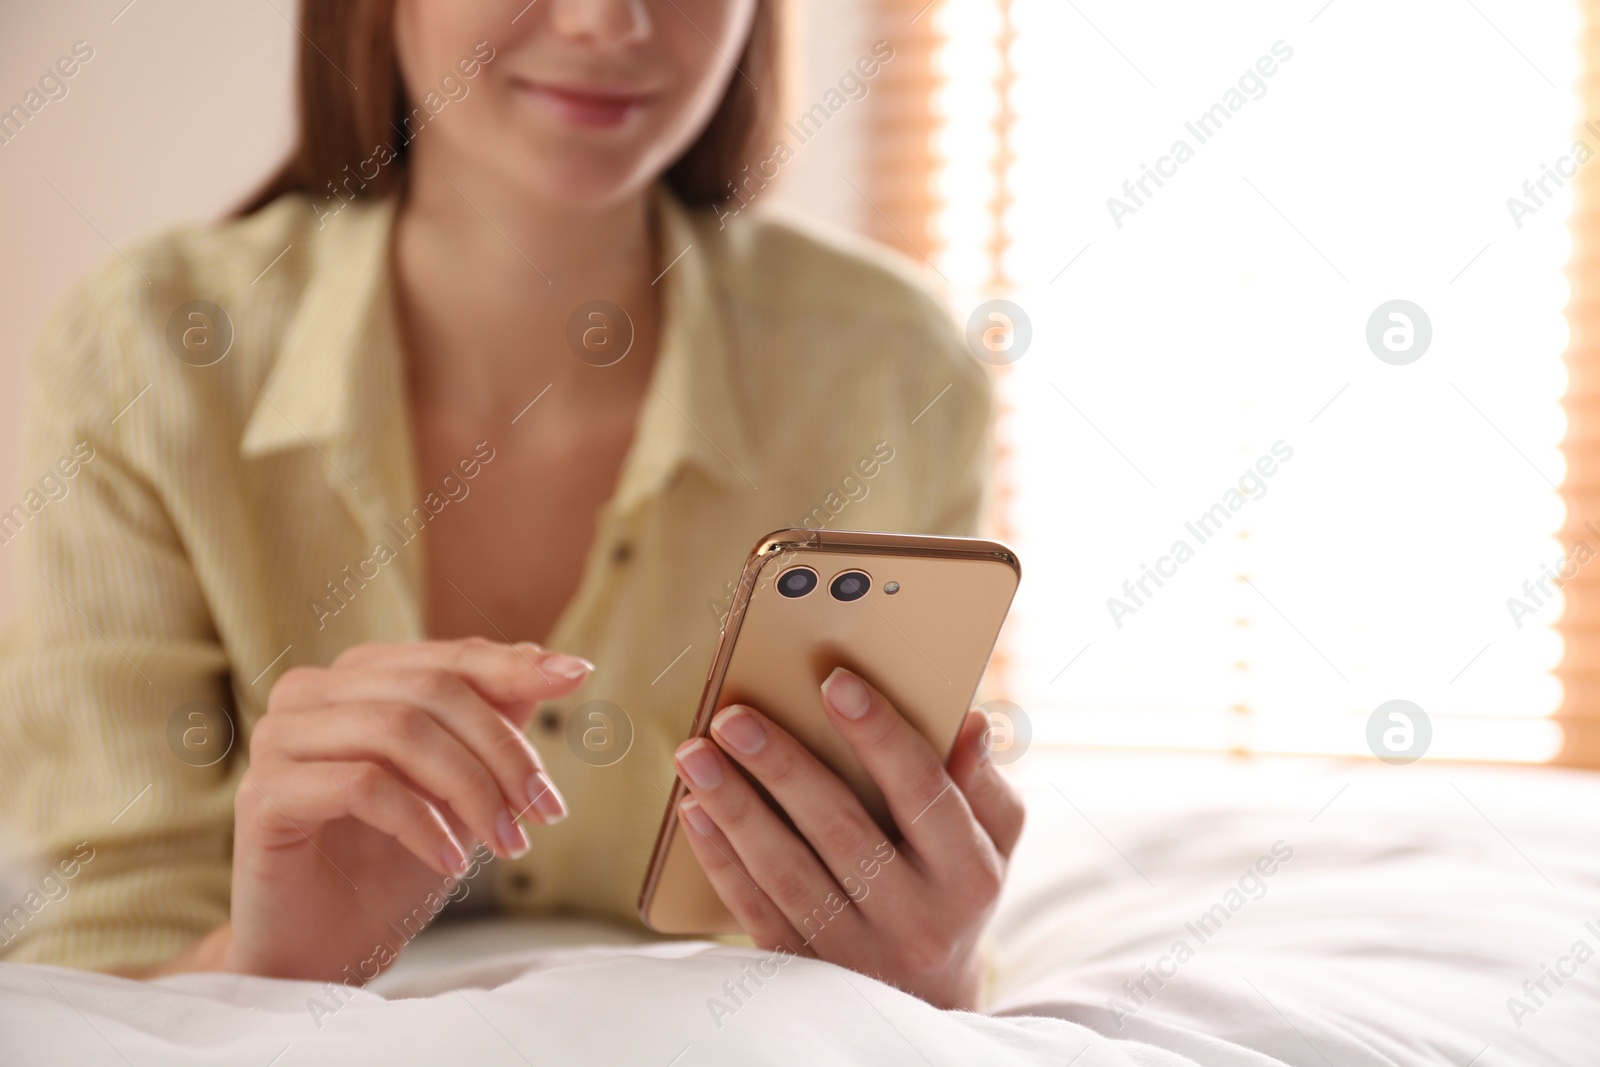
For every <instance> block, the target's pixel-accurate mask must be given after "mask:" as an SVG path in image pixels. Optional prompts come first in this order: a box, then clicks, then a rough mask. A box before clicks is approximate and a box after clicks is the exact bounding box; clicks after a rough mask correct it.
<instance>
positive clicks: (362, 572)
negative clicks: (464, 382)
mask: <svg viewBox="0 0 1600 1067" xmlns="http://www.w3.org/2000/svg"><path fill="white" fill-rule="evenodd" d="M656 203H657V208H658V210H657V212H656V218H657V225H658V227H659V235H658V236H659V247H660V248H661V249H662V258H663V263H662V266H666V265H667V262H666V261H669V260H671V259H672V258H673V257H677V256H679V255H680V254H681V253H682V252H683V250H685V249H687V254H682V258H681V259H678V260H677V261H676V262H675V263H674V264H672V266H671V269H670V270H668V271H667V273H666V275H665V276H664V278H663V279H662V281H663V283H664V284H665V286H666V293H665V296H664V297H663V309H664V312H665V314H664V318H663V323H664V324H663V326H662V336H661V338H660V343H659V346H658V355H657V363H656V366H655V368H654V369H653V371H652V375H653V379H652V385H653V388H651V389H650V390H649V391H648V392H647V393H646V397H645V400H644V402H643V406H642V409H641V411H640V413H639V415H638V425H637V428H636V431H635V434H634V439H633V442H632V444H631V446H630V450H629V452H628V454H627V456H626V457H625V459H624V462H623V466H622V470H621V473H620V477H619V481H618V484H617V487H616V489H615V491H614V494H613V496H612V498H611V499H610V500H609V501H608V502H607V503H606V505H605V506H604V508H603V509H602V512H601V514H600V518H599V522H598V525H597V532H596V536H595V540H594V542H593V544H592V545H591V546H590V549H589V552H588V555H587V560H586V563H585V565H584V573H583V575H582V578H581V580H580V585H579V589H578V592H577V594H576V595H575V597H574V598H573V600H572V602H571V603H570V604H568V605H567V606H566V608H565V609H564V611H563V613H562V615H561V616H560V618H559V620H558V622H557V624H556V626H555V629H554V631H553V633H552V635H551V637H550V639H549V642H548V643H549V645H550V647H552V648H555V649H560V650H562V651H566V652H571V653H574V654H577V655H581V656H584V657H586V658H588V659H589V660H591V661H592V662H594V663H595V664H596V665H597V669H596V670H595V672H594V674H593V675H592V676H591V677H590V679H589V680H588V681H587V682H586V683H585V684H584V685H583V687H582V688H581V689H580V690H579V691H578V692H577V693H576V694H575V695H573V696H572V697H570V698H568V699H566V700H563V701H559V702H553V703H552V704H550V705H548V706H547V707H546V708H544V709H542V711H541V713H540V714H538V715H536V716H535V717H534V719H533V721H532V722H531V723H530V725H529V727H528V734H529V737H530V739H531V740H532V741H533V743H534V745H535V746H536V747H537V748H538V749H539V750H540V752H541V754H542V755H543V757H544V759H545V761H546V763H547V765H548V767H549V769H550V773H551V776H552V778H553V779H554V780H555V782H556V784H557V785H558V786H559V787H560V789H561V790H562V792H563V793H564V795H565V796H566V798H567V802H568V805H569V807H570V809H571V813H572V814H571V817H570V818H568V819H567V820H566V821H564V822H562V823H560V824H558V825H556V826H553V827H548V828H538V827H535V828H532V832H531V833H530V837H531V838H532V841H533V847H532V849H531V851H529V852H528V853H527V854H526V855H525V856H523V857H521V858H520V859H519V860H516V861H503V860H497V861H494V862H493V863H491V864H489V865H488V866H487V867H486V868H485V872H484V875H483V879H482V881H483V883H484V884H486V885H487V886H488V888H489V890H490V892H489V893H488V894H487V896H488V897H489V898H490V899H492V900H493V901H494V902H495V903H496V904H497V905H498V906H499V907H500V908H501V909H503V910H507V911H513V912H529V913H532V912H539V911H549V910H555V909H564V910H576V911H582V912H585V913H588V914H592V915H596V916H601V917H609V918H613V919H619V920H622V921H625V922H629V923H637V921H638V920H637V916H636V913H635V901H636V898H637V894H638V890H639V884H640V881H641V879H642V877H643V873H644V869H645V865H646V862H647V860H648V857H649V853H650V849H651V846H652V844H653V842H654V837H655V833H656V830H657V827H658V825H659V821H660V818H661V813H662V810H663V806H664V800H663V797H664V796H665V794H666V793H667V792H668V791H669V787H670V785H671V782H672V779H673V774H674V771H673V767H672V759H671V757H672V752H673V749H674V748H675V746H676V745H677V744H678V743H680V742H681V741H682V740H683V738H684V737H685V736H686V734H687V731H688V728H689V725H690V721H691V719H692V717H693V714H694V710H695V705H696V702H697V699H698V697H699V693H700V689H701V687H702V684H703V680H704V678H705V674H706V670H707V668H708V666H709V664H710V659H711V655H712V652H713V649H714V647H715V645H716V640H717V634H718V630H719V626H720V622H721V614H722V612H723V611H724V610H725V606H726V605H727V603H728V602H729V593H730V590H731V583H732V580H733V579H734V578H735V577H736V576H737V574H738V572H739V568H740V566H741V564H742V562H743V560H744V557H745V555H746V553H747V552H748V551H749V550H750V548H751V546H752V545H753V544H754V543H755V542H756V541H757V540H758V539H759V538H760V537H761V536H762V535H763V534H766V533H767V532H769V531H771V530H774V529H778V528H781V527H786V526H808V527H811V528H813V529H815V528H819V527H827V528H830V529H862V530H900V531H907V532H925V533H952V534H954V533H968V532H972V530H973V527H974V525H975V523H976V521H977V516H978V514H979V512H980V510H981V497H982V493H983V475H984V463H985V451H986V448H985V442H986V440H987V423H988V418H989V408H990V389H989V384H988V379H987V377H986V374H985V371H984V370H983V368H982V367H981V366H980V365H979V364H978V363H977V361H975V360H974V359H973V358H972V357H971V356H970V355H969V354H968V353H967V352H966V350H965V346H964V344H963V342H962V338H961V335H960V332H959V331H958V330H957V329H956V328H955V326H954V324H953V323H952V322H951V321H950V320H949V318H948V316H947V313H946V312H945V310H944V309H943V307H942V306H941V304H940V303H939V302H938V301H937V300H936V299H935V298H934V297H933V296H931V295H930V294H929V293H928V291H927V290H926V289H925V288H924V287H923V286H922V284H921V282H920V281H919V279H918V276H917V275H916V274H915V273H913V272H912V271H911V270H909V269H908V268H907V267H906V266H905V265H903V264H902V263H901V262H899V261H898V260H896V259H895V258H893V257H892V256H890V255H889V254H887V253H885V252H882V251H879V250H876V249H875V248H873V247H871V246H868V245H867V244H866V243H864V242H858V241H856V240H854V239H852V238H848V237H845V236H843V235H837V234H833V233H830V232H823V231H821V230H820V229H819V228H817V227H815V226H814V225H813V224H810V223H806V222H803V221H801V220H798V219H793V218H786V217H784V216H781V215H778V214H774V213H765V214H749V215H745V216H741V217H740V218H739V219H737V220H733V221H732V222H730V223H729V224H728V225H727V226H726V227H725V228H724V227H721V226H719V225H718V221H717V219H716V218H715V216H714V214H712V213H711V212H700V211H691V210H688V209H686V208H685V207H684V206H683V205H681V204H679V203H678V202H677V201H675V200H673V199H672V198H671V197H670V196H669V195H667V194H665V193H662V194H660V195H659V196H658V197H657V200H656ZM394 211H395V204H394V202H393V201H392V200H379V201H372V202H357V203H355V204H353V205H351V206H349V207H347V208H345V209H344V210H343V211H341V212H340V213H339V214H338V215H337V216H334V217H331V218H328V219H326V220H325V225H323V226H321V227H319V225H318V219H317V217H316V213H315V212H314V211H313V210H312V206H311V203H310V201H309V200H307V199H305V198H302V197H298V196H286V197H283V198H280V199H279V200H278V201H276V202H274V203H273V204H271V205H269V206H268V207H267V208H265V209H264V210H262V211H260V212H257V213H256V214H254V215H252V216H250V217H248V218H245V219H242V220H234V221H227V222H223V223H218V224H211V225H200V226H193V227H186V228H182V229H178V230H174V231H171V232H168V233H165V234H162V235H160V236H157V237H155V238H153V239H150V240H147V241H145V242H143V243H140V244H137V245H134V246H130V247H128V248H127V249H126V250H125V258H124V257H123V256H121V255H119V256H118V257H114V258H112V259H111V260H110V261H109V262H108V263H106V264H105V265H104V266H103V267H101V268H100V269H99V270H97V271H96V272H94V273H93V274H91V275H90V276H89V277H88V278H86V279H85V280H84V281H83V282H81V283H80V284H79V285H78V286H77V287H76V288H75V289H74V290H73V291H72V292H71V293H70V295H69V296H68V297H67V298H66V300H65V301H64V302H63V303H62V304H61V305H60V307H59V308H58V309H57V310H56V311H55V312H54V314H53V315H52V316H51V318H50V319H49V320H48V322H47V324H46V326H45V328H44V330H43V333H42V336H41V337H40V340H39V342H38V345H37V348H36V350H35V351H34V354H33V356H32V358H31V360H30V364H29V383H30V385H29V394H28V408H27V417H26V420H25V426H24V439H25V443H24V450H23V452H24V461H23V462H24V467H23V480H24V483H25V484H26V485H28V486H30V487H31V488H30V489H29V490H28V491H27V492H26V493H25V494H24V496H23V498H22V499H21V500H20V501H18V502H16V504H15V505H14V506H11V507H10V508H9V510H5V508H6V505H5V503H4V502H0V550H4V551H10V552H13V553H17V554H19V556H20V557H21V558H20V561H19V566H18V568H17V571H18V581H19V599H20V605H19V608H18V610H17V612H16V615H15V617H14V618H13V619H12V620H11V622H10V624H9V626H8V628H7V630H6V631H5V634H4V636H3V638H0V641H3V644H0V850H3V853H0V854H3V855H9V856H11V857H14V858H17V857H20V858H22V859H23V860H24V863H23V864H22V867H21V870H20V871H18V872H15V874H16V877H15V878H14V879H13V882H14V885H13V887H12V888H10V889H8V890H7V892H10V893H12V898H11V899H0V958H4V959H6V960H9V961H16V962H39V963H54V964H62V965H67V966H77V967H86V968H111V967H129V966H139V965H144V964H150V963H155V962H158V961H160V960H163V959H166V958H169V957H171V956H173V955H174V954H176V953H178V952H179V951H181V950H182V949H184V948H185V947H186V946H188V945H189V944H190V943H191V942H192V941H194V940H195V939H196V938H198V937H199V936H200V935H202V934H203V933H204V932H206V931H207V930H209V929H210V928H212V927H214V926H216V925H218V924H219V923H222V922H224V921H225V920H226V919H227V917H228V906H229V882H230V877H231V859H230V855H231V851H230V850H231V836H232V827H233V799H234V793H235V790H236V788H237V787H238V784H239V779H240V776H241V774H242V773H243V771H244V768H245V765H246V763H247V760H248V754H249V737H250V732H251V728H252V726H253V725H254V724H255V723H256V722H257V721H258V720H259V719H260V717H261V716H262V714H263V713H264V712H265V711H266V707H267V695H268V693H269V691H270V690H271V688H272V685H273V682H274V681H275V679H276V678H278V677H279V676H280V675H281V674H282V673H283V672H284V671H285V670H287V669H289V668H290V667H293V666H295V665H299V664H312V665H326V664H328V663H330V662H331V661H332V660H333V659H334V658H335V657H336V656H337V655H338V654H339V653H340V652H341V651H342V650H344V649H346V648H348V647H350V646H352V645H356V644H361V643H364V642H403V641H414V640H420V639H423V638H425V637H427V636H428V635H427V633H426V629H425V619H424V614H423V610H422V599H421V583H420V571H419V565H420V562H421V551H420V549H419V548H418V547H416V546H415V545H414V542H415V541H416V540H417V539H418V538H421V537H425V536H427V523H428V521H429V519H430V517H431V516H432V515H434V514H437V513H438V512H439V511H440V510H442V509H443V508H446V507H451V506H454V503H453V502H454V501H456V500H458V499H460V496H461V493H463V492H470V488H471V483H472V479H473V478H480V479H489V478H494V477H495V476H496V473H497V472H496V471H495V467H494V463H493V450H494V444H495V439H496V437H495V433H493V432H491V433H489V434H487V440H486V442H485V444H484V445H483V446H480V448H479V450H478V453H477V454H475V455H474V456H473V457H464V459H466V460H468V462H465V463H463V464H462V465H461V469H460V471H458V472H457V475H455V476H452V479H450V480H448V481H446V480H441V481H439V482H438V483H437V484H433V483H432V482H430V481H429V480H428V479H419V477H418V476H417V474H416V472H414V471H413V470H412V459H411V457H412V448H411V444H410V441H409V440H408V438H407V434H408V433H409V430H408V423H407V418H408V415H407V411H406V407H405V405H406V401H405V392H404V369H405V368H404V353H403V350H402V348H401V346H400V342H399V333H398V330H397V328H396V314H395V309H394V305H393V294H392V292H391V287H390V282H389V271H388V270H387V269H386V267H387V261H388V256H389V238H390V233H391V227H392V222H393V218H394ZM536 413H537V408H535V409H533V413H530V414H529V416H528V417H536ZM516 430H517V427H516V426H515V425H509V426H506V427H504V428H503V429H502V430H501V431H499V433H501V434H504V435H506V436H509V435H511V434H514V433H515V432H516ZM469 470H470V471H471V472H472V473H471V474H468V473H467V472H468V471H469ZM487 636H490V637H493V636H494V635H493V634H489V635H487ZM597 712H598V713H600V714H601V715H603V716H605V718H596V717H595V713H597ZM596 724H600V725H601V726H602V728H603V729H612V730H616V731H619V733H618V735H617V737H616V738H614V739H610V740H607V741H606V743H605V744H602V745H601V746H600V749H601V750H602V751H610V752H612V753H616V752H618V751H621V752H623V754H622V755H621V756H620V758H615V760H614V762H608V761H609V760H611V758H612V757H611V756H605V757H600V756H597V755H596V750H595V746H594V745H593V744H590V743H587V742H590V741H593V740H594V738H593V737H592V736H591V737H589V738H588V739H586V738H585V736H584V732H585V730H592V728H593V727H594V726H595V725H596ZM624 734H625V735H626V736H624ZM624 742H625V743H624ZM69 867H70V869H71V874H70V875H68V874H67V871H68V869H69ZM474 884H475V885H476V884H478V883H476V882H475V883H474ZM483 896H484V895H482V894H480V898H479V899H483Z"/></svg>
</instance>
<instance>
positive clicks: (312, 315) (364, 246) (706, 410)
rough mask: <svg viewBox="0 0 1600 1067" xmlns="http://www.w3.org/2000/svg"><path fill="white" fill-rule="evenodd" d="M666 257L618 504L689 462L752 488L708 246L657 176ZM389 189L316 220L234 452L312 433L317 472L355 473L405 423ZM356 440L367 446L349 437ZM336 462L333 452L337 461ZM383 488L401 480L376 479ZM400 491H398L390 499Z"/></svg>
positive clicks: (277, 446)
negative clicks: (652, 346)
mask: <svg viewBox="0 0 1600 1067" xmlns="http://www.w3.org/2000/svg"><path fill="white" fill-rule="evenodd" d="M654 208H655V214H656V224H657V227H658V230H657V233H658V238H659V254H660V257H661V260H662V262H663V264H664V265H665V269H664V271H663V272H662V274H661V275H660V276H659V277H658V278H657V279H656V282H655V283H654V284H657V285H660V286H664V287H665V288H664V292H663V293H662V305H661V306H662V326H661V336H660V338H659V343H658V346H657V353H656V366H655V369H654V371H653V372H652V377H651V384H650V390H649V392H648V393H647V394H646V397H645V400H644V403H643V405H642V408H641V410H640V414H639V421H638V424H637V428H636V431H635V434H634V444H633V446H632V448H631V450H630V454H629V457H628V459H627V461H625V463H624V466H623V472H622V475H621V478H620V480H619V488H618V493H617V498H618V499H617V503H618V504H619V505H621V506H624V507H626V506H629V505H631V504H633V503H636V502H637V500H638V499H639V498H640V497H642V496H644V495H648V494H650V493H653V492H657V491H659V490H660V489H661V488H662V487H663V486H665V485H666V484H667V483H669V482H670V480H671V478H672V476H673V475H674V474H675V473H676V472H677V470H678V469H679V467H680V466H681V465H685V464H687V465H692V466H694V467H696V468H697V469H699V470H700V471H701V472H702V473H704V474H705V475H706V476H707V477H708V478H709V479H710V480H711V481H713V482H715V483H716V484H718V485H721V486H724V487H727V488H729V489H735V490H753V489H754V488H755V487H756V486H757V484H758V480H759V477H760V475H759V473H758V471H757V470H756V465H755V462H754V459H753V456H752V452H751V449H750V443H749V439H748V437H747V435H746V432H745V427H744V424H743V420H742V419H741V418H740V415H739V410H740V409H739V405H738V403H737V400H736V397H735V392H734V389H733V384H732V377H731V374H730V371H731V370H732V367H731V364H730V362H729V353H728V342H727V333H726V324H725V322H724V321H723V316H722V314H721V312H720V306H721V304H722V303H723V302H724V301H725V300H726V299H727V295H726V294H725V293H723V292H721V291H719V287H718V285H717V281H716V272H715V270H714V269H713V257H714V256H715V255H716V254H717V252H718V251H719V249H718V248H717V247H716V245H717V242H716V241H715V240H714V238H713V237H712V236H708V235H707V234H705V233H702V232H700V229H699V228H698V227H697V226H696V220H695V219H694V218H693V217H692V216H691V213H690V212H689V211H688V209H686V208H685V207H684V205H683V204H682V203H681V202H680V201H679V200H678V199H677V198H676V197H675V196H673V195H672V193H671V192H670V191H668V190H667V189H665V188H664V187H658V190H657V192H656V194H655V196H654ZM394 213H395V198H394V197H387V198H384V199H382V200H377V201H372V202H364V203H357V204H354V205H351V206H349V207H347V208H345V209H344V210H343V211H341V212H340V213H339V215H338V216H337V217H335V218H333V219H331V220H329V221H328V222H327V224H326V228H325V230H324V231H323V232H322V233H320V234H319V235H318V237H317V240H316V242H315V244H314V246H313V248H312V249H311V251H310V254H311V256H312V257H313V263H312V266H311V270H310V276H309V280H308V282H307V284H306V287H305V293H304V296H303V297H302V299H301V301H300V304H299V307H298V309H297V310H296V312H295V314H294V318H293V319H292V320H291V322H290V324H289V326H288V328H287V330H286V331H285V333H284V336H283V341H282V343H281V347H280V350H279V352H278V354H277V360H276V362H275V363H274V365H273V367H272V369H271V371H270V372H269V373H268V375H267V377H266V380H265V381H264V382H255V383H251V384H252V385H253V386H254V387H255V392H256V403H255V407H254V409H253V410H252V412H251V415H250V418H249V420H248V421H247V423H246V425H245V431H244V437H243V439H242V442H241V446H240V447H241V451H242V452H243V453H244V455H246V456H250V457H254V456H261V455H266V454H269V453H272V452H275V451H279V450H282V449H285V448H296V447H301V446H303V445H308V444H309V445H311V446H312V447H316V448H318V450H319V451H324V450H325V451H324V457H325V458H326V459H328V461H329V464H330V466H332V467H333V470H331V471H330V472H329V479H330V481H336V482H337V481H351V480H352V479H353V480H354V481H355V482H359V481H360V480H361V475H360V474H358V473H356V472H355V471H352V470H350V469H348V468H350V467H361V468H362V469H363V471H367V470H368V468H369V465H364V464H362V462H361V454H362V453H363V452H365V451H366V450H367V449H370V448H372V447H376V446H379V444H380V443H381V442H382V441H383V440H384V439H383V437H382V436H381V435H382V433H383V432H384V431H386V430H393V429H395V428H396V427H403V426H407V425H409V419H408V413H406V412H398V413H396V412H392V411H389V410H387V408H388V407H390V406H393V405H394V404H395V403H399V404H401V405H403V404H404V402H405V390H404V384H403V383H404V366H403V358H402V353H401V350H400V346H399V335H398V332H397V331H396V330H395V328H394V324H393V321H392V320H393V305H392V303H391V301H390V296H391V294H390V285H389V262H388V251H389V236H390V232H391V229H392V226H393V222H394ZM363 445H365V446H366V448H363V447H362V446H363ZM341 461H342V462H341ZM385 488H388V489H392V490H400V491H402V496H403V490H402V487H400V486H398V485H396V486H386V487H385ZM402 503H403V500H402Z"/></svg>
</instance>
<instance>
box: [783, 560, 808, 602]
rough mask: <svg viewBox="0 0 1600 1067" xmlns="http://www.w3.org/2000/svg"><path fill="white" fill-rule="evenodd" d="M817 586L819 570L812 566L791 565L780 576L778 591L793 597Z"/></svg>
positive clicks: (799, 595)
mask: <svg viewBox="0 0 1600 1067" xmlns="http://www.w3.org/2000/svg"><path fill="white" fill-rule="evenodd" d="M816 587H817V572H816V571H814V570H812V569H811V568H810V567H790V568H789V569H788V570H786V571H784V572H783V573H782V574H780V575H779V576H778V592H780V593H782V594H783V595H784V596H786V597H789V598H791V599H793V598H794V597H802V596H805V595H806V594H807V593H809V592H811V590H813V589H815V588H816Z"/></svg>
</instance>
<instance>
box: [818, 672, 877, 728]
mask: <svg viewBox="0 0 1600 1067" xmlns="http://www.w3.org/2000/svg"><path fill="white" fill-rule="evenodd" d="M822 695H823V696H824V697H826V698H827V700H828V703H829V704H831V705H833V710H834V711H837V712H838V713H839V714H840V715H843V716H844V717H845V718H847V719H859V718H861V716H863V715H865V714H866V713H867V708H868V707H870V706H871V705H872V694H871V693H869V692H867V687H866V684H865V683H864V682H862V681H861V679H860V678H857V677H856V676H855V675H853V674H851V673H850V672H849V671H847V670H845V669H844V668H843V667H835V668H834V669H833V673H832V674H830V675H828V678H827V681H825V682H823V683H822Z"/></svg>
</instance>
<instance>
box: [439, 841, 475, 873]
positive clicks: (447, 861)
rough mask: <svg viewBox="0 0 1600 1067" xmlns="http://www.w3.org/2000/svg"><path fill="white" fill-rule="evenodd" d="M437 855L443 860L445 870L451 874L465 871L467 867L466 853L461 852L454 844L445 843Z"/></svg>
mask: <svg viewBox="0 0 1600 1067" xmlns="http://www.w3.org/2000/svg"><path fill="white" fill-rule="evenodd" d="M439 855H440V858H442V859H443V860H444V869H445V870H447V871H449V872H450V873H452V874H466V873H467V867H468V866H470V864H469V863H468V862H467V854H466V853H465V852H462V851H461V849H460V848H459V847H457V846H456V845H453V844H446V845H445V846H444V848H443V849H442V850H441V851H440V853H439Z"/></svg>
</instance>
